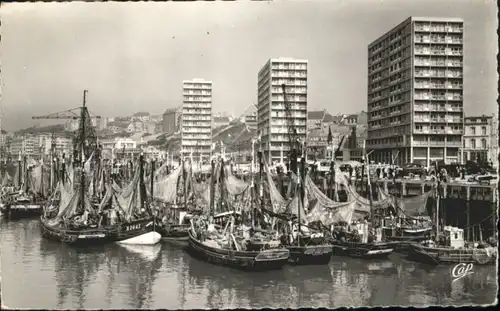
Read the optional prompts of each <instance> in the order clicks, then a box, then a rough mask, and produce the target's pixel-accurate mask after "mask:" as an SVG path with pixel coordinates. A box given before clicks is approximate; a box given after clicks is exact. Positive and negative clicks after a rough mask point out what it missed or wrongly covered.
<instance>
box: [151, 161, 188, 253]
mask: <svg viewBox="0 0 500 311" xmlns="http://www.w3.org/2000/svg"><path fill="white" fill-rule="evenodd" d="M167 167H168V162H165V163H164V164H163V165H162V166H161V167H160V168H159V169H158V171H157V172H155V171H154V162H152V173H153V176H154V177H153V178H154V179H151V177H150V181H151V190H150V194H151V196H152V197H153V198H154V200H155V201H156V204H160V205H162V206H163V218H162V221H161V228H160V232H161V235H162V241H169V242H173V243H176V244H180V245H182V246H187V243H188V240H189V233H188V230H189V227H190V224H189V219H190V217H191V215H190V213H189V212H188V211H187V206H188V196H190V192H191V188H190V185H191V183H192V180H191V178H190V177H191V172H188V171H187V170H186V162H185V161H183V162H182V163H181V165H180V166H179V167H177V168H176V169H175V170H174V171H172V172H171V173H170V174H168V175H166V176H162V172H163V171H164V169H165V168H167ZM189 168H191V166H190V167H189Z"/></svg>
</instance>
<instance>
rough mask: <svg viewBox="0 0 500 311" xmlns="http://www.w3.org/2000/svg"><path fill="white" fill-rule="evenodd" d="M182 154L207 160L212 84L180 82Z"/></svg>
mask: <svg viewBox="0 0 500 311" xmlns="http://www.w3.org/2000/svg"><path fill="white" fill-rule="evenodd" d="M182 89H183V91H182V93H183V96H184V99H183V104H182V117H181V120H182V121H181V137H182V154H183V155H184V156H189V155H190V154H191V153H192V154H193V156H194V157H196V159H199V157H200V156H201V157H202V159H203V160H204V161H205V160H209V158H210V155H211V150H212V149H211V148H212V82H211V81H205V80H202V79H193V80H190V81H183V82H182Z"/></svg>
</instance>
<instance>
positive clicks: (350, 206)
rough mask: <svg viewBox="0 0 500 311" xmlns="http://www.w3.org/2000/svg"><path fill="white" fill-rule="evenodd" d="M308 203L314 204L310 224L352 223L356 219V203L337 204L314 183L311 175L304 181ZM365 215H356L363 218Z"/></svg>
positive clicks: (309, 214) (309, 216) (308, 217)
mask: <svg viewBox="0 0 500 311" xmlns="http://www.w3.org/2000/svg"><path fill="white" fill-rule="evenodd" d="M304 188H305V190H306V198H307V201H310V202H312V203H313V204H311V205H313V206H312V207H311V210H310V212H309V213H308V215H307V220H308V221H309V222H313V221H321V222H322V223H323V224H325V225H330V224H333V223H336V222H339V221H345V222H347V223H350V222H351V221H352V219H353V217H354V212H355V207H356V201H355V200H351V201H349V202H342V203H340V202H335V201H333V200H331V199H330V198H328V197H327V196H326V195H325V194H324V193H323V192H322V191H321V190H320V189H319V188H318V187H317V186H316V185H315V184H314V182H313V181H312V179H311V177H310V176H309V175H307V176H306V178H305V181H304ZM362 216H363V215H356V218H361V217H362Z"/></svg>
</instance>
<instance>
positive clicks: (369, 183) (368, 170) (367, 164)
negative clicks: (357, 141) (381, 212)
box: [363, 141, 375, 226]
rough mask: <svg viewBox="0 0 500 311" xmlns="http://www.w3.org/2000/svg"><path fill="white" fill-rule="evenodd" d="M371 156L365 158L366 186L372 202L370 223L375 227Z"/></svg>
mask: <svg viewBox="0 0 500 311" xmlns="http://www.w3.org/2000/svg"><path fill="white" fill-rule="evenodd" d="M365 148H366V142H364V141H363V153H366V151H365V150H366V149H365ZM369 156H370V154H367V155H366V156H365V165H366V184H367V185H368V191H369V195H368V199H369V201H370V223H371V224H372V226H374V225H375V223H374V221H375V215H374V210H373V191H372V183H371V179H370V161H369Z"/></svg>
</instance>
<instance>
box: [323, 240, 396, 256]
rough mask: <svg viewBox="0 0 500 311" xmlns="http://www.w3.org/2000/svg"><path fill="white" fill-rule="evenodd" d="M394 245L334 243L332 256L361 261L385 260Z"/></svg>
mask: <svg viewBox="0 0 500 311" xmlns="http://www.w3.org/2000/svg"><path fill="white" fill-rule="evenodd" d="M395 245H396V244H395V243H357V242H340V241H334V242H333V243H332V246H333V254H334V255H335V256H348V257H353V258H362V259H380V258H387V257H388V256H389V255H390V254H391V253H392V252H393V251H394V247H395Z"/></svg>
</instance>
